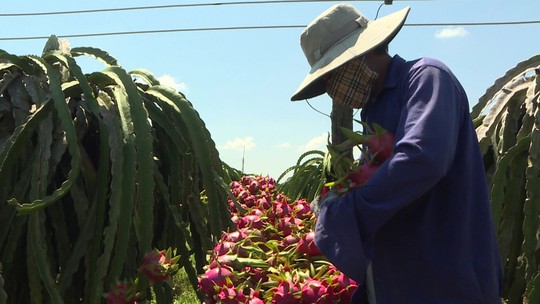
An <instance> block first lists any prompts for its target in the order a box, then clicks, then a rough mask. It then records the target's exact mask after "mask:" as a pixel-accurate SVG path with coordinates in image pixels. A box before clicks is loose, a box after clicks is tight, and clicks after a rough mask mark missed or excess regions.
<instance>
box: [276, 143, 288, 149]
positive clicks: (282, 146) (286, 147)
mask: <svg viewBox="0 0 540 304" xmlns="http://www.w3.org/2000/svg"><path fill="white" fill-rule="evenodd" d="M290 147H291V144H290V143H288V142H284V143H281V144H279V145H277V146H276V148H278V149H289V148H290Z"/></svg>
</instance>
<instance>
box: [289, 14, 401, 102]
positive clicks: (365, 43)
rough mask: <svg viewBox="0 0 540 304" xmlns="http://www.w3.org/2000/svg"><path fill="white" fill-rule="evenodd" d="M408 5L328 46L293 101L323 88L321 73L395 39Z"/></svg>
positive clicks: (308, 96) (321, 92)
mask: <svg viewBox="0 0 540 304" xmlns="http://www.w3.org/2000/svg"><path fill="white" fill-rule="evenodd" d="M409 11H410V7H406V8H404V9H402V10H400V11H397V12H395V13H392V14H390V15H387V16H384V17H382V18H380V19H377V20H373V21H369V23H368V25H367V27H366V28H365V29H359V30H356V31H354V32H353V33H351V34H350V35H349V36H347V37H345V38H344V39H343V40H341V41H340V42H338V43H336V45H334V46H333V47H332V48H330V49H329V50H328V51H327V52H326V53H325V54H324V55H323V56H322V57H321V59H319V61H317V62H316V63H315V64H314V65H313V66H312V67H311V70H310V72H309V74H308V75H307V76H306V78H304V81H302V84H300V86H299V87H298V89H297V90H296V92H295V93H294V95H293V96H292V97H291V100H292V101H297V100H304V99H308V98H312V97H315V96H319V95H321V94H324V93H325V92H326V90H325V88H324V81H323V78H322V77H323V76H324V75H325V74H327V73H329V72H330V71H333V70H334V69H336V68H338V67H339V66H341V65H342V64H344V63H346V62H348V61H349V60H352V59H354V58H356V57H359V56H362V55H364V54H365V53H367V52H369V51H370V50H372V49H374V48H376V47H377V46H379V45H380V44H382V43H383V42H389V41H390V40H392V39H394V37H395V36H396V35H397V33H398V32H399V30H400V29H401V28H402V27H403V24H404V23H405V19H407V15H408V14H409Z"/></svg>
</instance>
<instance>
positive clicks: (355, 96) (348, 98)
mask: <svg viewBox="0 0 540 304" xmlns="http://www.w3.org/2000/svg"><path fill="white" fill-rule="evenodd" d="M378 76H379V74H377V73H376V72H373V71H372V70H370V69H369V68H368V66H367V65H366V64H365V63H364V59H363V58H362V59H355V60H352V61H349V62H348V63H346V64H344V65H342V66H340V67H339V68H337V69H336V71H335V72H334V73H333V75H332V76H331V77H330V79H329V80H328V81H327V82H326V92H327V93H328V95H330V97H331V98H332V100H333V101H334V102H336V103H339V104H341V105H343V106H346V107H349V108H362V107H364V106H365V105H366V104H367V103H368V101H369V99H370V95H371V87H372V85H373V81H374V80H375V79H376V78H377V77H378Z"/></svg>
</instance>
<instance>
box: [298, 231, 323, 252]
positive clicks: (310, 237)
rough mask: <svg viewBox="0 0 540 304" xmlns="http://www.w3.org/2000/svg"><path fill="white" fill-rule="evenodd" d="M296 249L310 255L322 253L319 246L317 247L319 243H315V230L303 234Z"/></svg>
mask: <svg viewBox="0 0 540 304" xmlns="http://www.w3.org/2000/svg"><path fill="white" fill-rule="evenodd" d="M296 249H297V250H298V251H299V252H300V253H304V254H307V255H309V256H318V255H322V253H321V252H320V251H319V248H317V245H315V232H313V231H310V232H308V233H306V234H304V236H302V238H301V239H300V241H299V242H298V245H297V246H296Z"/></svg>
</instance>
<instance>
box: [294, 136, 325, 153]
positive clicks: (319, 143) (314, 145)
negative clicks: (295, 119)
mask: <svg viewBox="0 0 540 304" xmlns="http://www.w3.org/2000/svg"><path fill="white" fill-rule="evenodd" d="M327 143H328V133H323V134H321V135H319V136H315V137H313V138H312V139H310V140H309V141H308V142H307V143H306V144H305V145H301V146H299V147H298V149H297V150H298V151H299V152H306V151H310V150H322V151H326V144H327Z"/></svg>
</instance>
